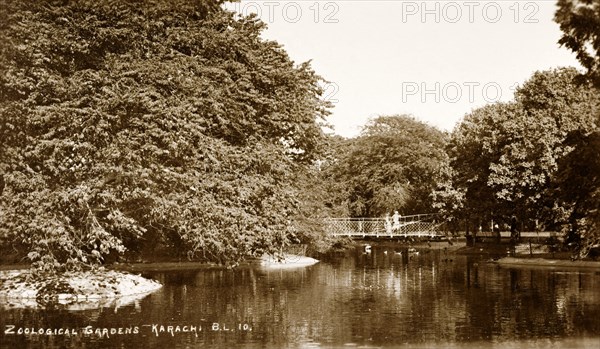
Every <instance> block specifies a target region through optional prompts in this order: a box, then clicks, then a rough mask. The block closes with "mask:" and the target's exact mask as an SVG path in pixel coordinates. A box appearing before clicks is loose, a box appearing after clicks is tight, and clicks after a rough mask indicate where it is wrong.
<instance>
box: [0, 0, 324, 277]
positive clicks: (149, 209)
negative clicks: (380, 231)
mask: <svg viewBox="0 0 600 349" xmlns="http://www.w3.org/2000/svg"><path fill="white" fill-rule="evenodd" d="M264 28H265V26H264V24H263V23H262V22H260V21H259V20H258V19H256V18H254V17H252V16H250V17H239V16H236V15H234V14H233V13H230V12H227V11H225V10H223V9H222V8H221V7H220V6H219V4H218V2H213V1H208V0H206V1H170V2H163V1H150V0H148V1H97V0H96V1H85V0H82V1H12V0H11V1H7V2H4V3H3V5H2V6H1V7H0V37H2V39H3V43H2V46H1V48H0V49H1V51H0V69H2V73H1V74H0V101H1V102H0V119H1V122H0V171H1V172H2V174H3V176H2V177H3V181H4V189H3V191H2V192H1V196H0V212H1V213H2V217H3V218H2V221H1V222H0V239H1V241H2V242H3V243H5V244H6V243H11V244H16V245H15V246H20V247H21V248H22V249H23V250H25V251H29V254H28V257H29V258H30V259H31V260H32V261H33V262H34V264H35V265H37V266H39V267H42V268H48V269H64V268H79V267H81V266H83V265H91V264H94V263H97V262H100V261H101V260H102V259H103V258H104V257H105V256H106V255H108V254H110V253H113V252H118V253H122V252H124V251H125V250H126V249H129V251H130V252H135V251H136V250H139V249H141V248H145V247H147V248H154V247H155V246H157V245H163V246H168V247H170V248H171V249H172V250H173V251H176V252H177V253H179V254H181V255H184V256H185V255H187V256H189V257H198V258H202V259H205V260H211V261H218V262H221V263H236V262H237V261H239V260H241V259H243V258H246V257H249V256H255V255H260V254H262V253H265V252H266V253H269V252H270V253H272V252H274V251H276V250H277V249H279V248H280V247H281V246H283V245H285V244H286V243H288V241H290V239H291V238H293V235H294V232H295V231H296V230H297V229H295V228H293V224H291V222H290V219H291V218H292V217H293V216H294V215H295V214H296V213H297V211H298V209H299V207H300V206H301V202H300V201H299V200H298V199H297V195H296V194H297V192H298V190H299V189H298V187H297V186H296V185H295V183H296V179H295V177H296V173H297V169H298V168H304V167H306V166H308V164H309V163H310V161H311V160H313V159H314V158H315V157H316V156H317V155H318V154H319V151H320V150H319V148H320V145H321V142H322V137H323V136H322V132H321V127H320V125H321V123H322V122H323V120H324V118H325V117H326V115H327V114H328V111H327V108H328V104H327V103H325V102H323V101H322V100H321V99H320V95H321V93H322V90H321V88H320V87H319V85H318V82H319V80H320V78H319V77H318V76H317V75H316V74H315V73H314V72H313V70H312V69H311V68H310V65H309V64H308V63H303V64H299V65H296V64H294V62H293V61H291V60H290V58H289V57H288V56H287V54H286V52H285V51H284V50H283V49H282V48H281V46H280V45H278V44H277V43H275V42H271V41H266V40H263V39H262V38H261V37H260V33H261V31H262V30H263V29H264ZM296 228H297V227H296Z"/></svg>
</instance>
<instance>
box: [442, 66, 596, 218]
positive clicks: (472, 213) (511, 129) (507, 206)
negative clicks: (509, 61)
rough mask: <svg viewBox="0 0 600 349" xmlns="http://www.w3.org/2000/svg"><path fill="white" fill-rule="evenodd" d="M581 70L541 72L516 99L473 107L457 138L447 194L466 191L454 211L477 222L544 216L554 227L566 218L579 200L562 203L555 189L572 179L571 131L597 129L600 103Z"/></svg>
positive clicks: (452, 144)
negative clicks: (567, 163) (566, 170)
mask: <svg viewBox="0 0 600 349" xmlns="http://www.w3.org/2000/svg"><path fill="white" fill-rule="evenodd" d="M578 75H579V73H578V72H577V70H575V69H573V68H562V69H555V70H550V71H544V72H537V73H535V74H534V75H533V76H532V77H531V78H530V79H529V80H528V81H527V82H526V83H525V84H523V86H521V87H520V88H519V89H518V90H517V92H516V94H515V99H516V101H515V102H511V103H497V104H493V105H488V106H485V107H483V108H480V109H477V110H475V111H473V112H472V113H471V114H469V115H467V116H466V117H465V119H464V120H463V121H462V122H461V123H460V124H459V125H458V126H457V128H456V129H455V130H454V132H453V134H452V137H451V140H450V143H449V144H450V146H449V155H450V158H451V162H450V165H451V167H452V172H451V173H452V176H453V180H452V183H453V186H450V187H448V188H445V189H444V190H443V191H442V193H441V194H440V195H439V197H440V199H444V198H446V197H449V198H453V197H458V198H459V199H461V200H462V202H460V205H459V209H457V210H455V211H454V212H455V213H456V214H458V215H462V216H465V217H469V218H471V219H475V220H476V222H475V224H481V222H489V221H490V220H491V219H494V218H495V219H496V220H497V219H498V218H501V217H510V216H512V215H515V216H517V217H519V218H520V220H521V221H522V222H523V223H524V228H529V229H534V228H535V223H536V222H538V223H547V225H548V226H547V227H548V228H551V227H552V228H557V227H558V225H560V224H562V223H566V220H567V218H568V214H565V213H566V212H570V211H571V210H572V205H565V204H564V203H565V202H566V201H565V200H562V201H560V202H562V204H560V202H559V200H557V198H556V196H555V192H556V187H557V186H559V187H560V186H562V185H565V183H562V182H561V181H559V180H558V179H557V178H558V177H557V173H558V171H559V167H560V163H561V161H562V160H563V159H564V158H565V157H566V156H567V155H568V154H569V153H570V152H571V151H572V150H573V149H574V146H573V145H572V143H570V142H567V139H568V137H569V135H571V134H572V133H574V132H578V133H580V134H584V135H587V134H589V133H590V132H593V131H594V130H595V129H596V123H595V122H596V115H597V113H598V111H599V110H600V96H599V95H598V94H597V93H596V91H595V90H594V89H593V88H592V87H591V86H589V85H586V84H580V83H578V82H577V81H576V80H577V77H578ZM563 177H564V176H563ZM453 191H456V192H458V193H463V194H462V195H458V196H457V195H454V196H452V195H450V194H451V193H453ZM444 193H445V194H444ZM440 201H441V202H440V204H438V205H439V206H441V207H445V206H448V205H444V202H443V200H440ZM505 219H506V218H505Z"/></svg>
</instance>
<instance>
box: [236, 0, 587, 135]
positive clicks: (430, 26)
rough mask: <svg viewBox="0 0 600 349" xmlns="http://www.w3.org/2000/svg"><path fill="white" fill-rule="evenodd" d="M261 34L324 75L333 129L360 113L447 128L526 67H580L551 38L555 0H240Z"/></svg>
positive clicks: (497, 95) (524, 74) (521, 76)
mask: <svg viewBox="0 0 600 349" xmlns="http://www.w3.org/2000/svg"><path fill="white" fill-rule="evenodd" d="M227 8H230V9H235V10H236V11H238V12H240V13H243V14H249V13H257V14H258V15H259V16H260V18H261V19H262V20H263V21H264V22H265V23H267V24H268V27H269V28H268V29H267V31H266V32H265V33H264V35H263V36H264V37H265V38H267V39H271V40H275V41H277V42H279V43H280V44H282V45H283V47H284V48H285V50H286V51H287V52H288V54H289V55H290V57H291V58H292V59H293V60H294V61H295V62H296V63H301V62H304V61H308V60H311V61H312V67H313V68H314V70H315V71H316V72H317V73H318V74H319V75H321V76H322V77H323V78H325V79H326V80H328V81H329V82H330V83H329V84H326V85H324V87H326V96H325V98H328V99H329V100H330V101H332V102H333V103H334V108H333V109H332V110H331V111H332V115H331V117H330V118H329V120H328V121H329V122H330V123H332V124H333V125H334V128H335V133H337V134H340V135H343V136H346V137H352V136H356V135H357V134H358V133H359V132H360V129H361V127H362V126H364V125H365V123H366V122H367V121H368V119H369V118H373V117H376V116H378V115H392V114H412V115H413V116H415V117H416V118H418V119H419V120H422V121H426V122H428V123H429V124H432V125H435V126H437V127H438V128H440V129H443V130H447V131H451V130H452V128H453V127H454V126H455V124H456V123H457V122H458V121H460V119H461V118H462V117H463V116H464V115H465V114H467V113H469V112H470V111H471V110H472V109H475V108H478V107H481V106H483V105H485V104H487V103H491V102H494V101H508V100H511V99H512V96H513V89H514V87H515V86H517V85H519V84H522V83H523V82H524V81H526V80H527V79H528V78H529V77H530V76H531V75H532V74H533V73H534V72H535V71H536V70H545V69H549V68H554V67H561V66H575V67H578V68H581V66H580V65H579V64H578V62H577V60H576V59H575V55H574V54H572V53H571V52H570V51H569V50H567V49H566V48H560V47H559V45H558V44H557V42H558V39H559V38H560V35H561V32H560V29H559V26H558V24H556V23H554V22H553V20H552V18H553V16H554V12H555V8H556V1H555V0H542V1H539V0H538V1H520V0H519V1H517V0H510V1H498V0H496V1H436V0H425V1H422V0H421V1H404V0H387V1H384V0H370V1H367V0H363V1H360V0H343V1H340V0H338V1H315V0H301V1H298V0H296V1H272V0H271V1H269V0H266V1H242V2H241V3H237V4H228V5H227Z"/></svg>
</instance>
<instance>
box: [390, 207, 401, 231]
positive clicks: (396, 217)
mask: <svg viewBox="0 0 600 349" xmlns="http://www.w3.org/2000/svg"><path fill="white" fill-rule="evenodd" d="M400 217H402V216H400V214H399V213H398V211H394V215H393V216H392V222H393V225H392V230H398V229H400Z"/></svg>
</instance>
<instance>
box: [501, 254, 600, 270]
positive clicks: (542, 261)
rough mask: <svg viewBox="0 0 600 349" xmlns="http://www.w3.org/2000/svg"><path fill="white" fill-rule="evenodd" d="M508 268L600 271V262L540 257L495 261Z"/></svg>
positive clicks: (507, 258)
mask: <svg viewBox="0 0 600 349" xmlns="http://www.w3.org/2000/svg"><path fill="white" fill-rule="evenodd" d="M495 263H497V264H498V265H500V266H506V267H543V268H585V269H598V270H600V261H591V260H574V261H572V260H568V259H548V258H540V257H535V256H533V257H525V256H523V257H519V256H517V257H503V258H500V259H498V260H497V261H495Z"/></svg>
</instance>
